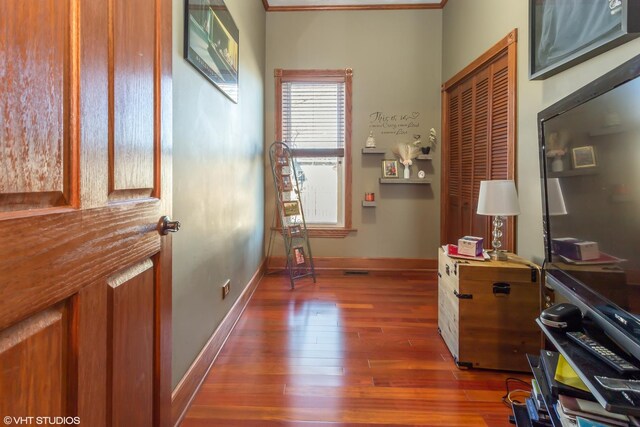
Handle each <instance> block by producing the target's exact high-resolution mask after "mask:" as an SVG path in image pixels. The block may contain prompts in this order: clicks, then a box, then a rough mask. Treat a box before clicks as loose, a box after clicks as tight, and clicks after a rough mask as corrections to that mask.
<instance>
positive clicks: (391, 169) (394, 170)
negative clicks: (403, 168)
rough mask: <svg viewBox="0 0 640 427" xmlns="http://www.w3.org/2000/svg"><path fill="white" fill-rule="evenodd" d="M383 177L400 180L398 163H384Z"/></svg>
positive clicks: (394, 161)
mask: <svg viewBox="0 0 640 427" xmlns="http://www.w3.org/2000/svg"><path fill="white" fill-rule="evenodd" d="M382 177H383V178H398V161H397V160H383V161H382Z"/></svg>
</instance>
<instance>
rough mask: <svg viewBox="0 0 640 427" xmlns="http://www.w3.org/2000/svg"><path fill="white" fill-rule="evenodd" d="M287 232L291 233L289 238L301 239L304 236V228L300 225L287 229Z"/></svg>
mask: <svg viewBox="0 0 640 427" xmlns="http://www.w3.org/2000/svg"><path fill="white" fill-rule="evenodd" d="M287 232H288V233H289V237H300V236H302V228H301V227H300V226H299V225H292V226H290V227H288V228H287Z"/></svg>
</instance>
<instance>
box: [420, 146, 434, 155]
mask: <svg viewBox="0 0 640 427" xmlns="http://www.w3.org/2000/svg"><path fill="white" fill-rule="evenodd" d="M420 151H422V154H429V152H430V151H431V147H420Z"/></svg>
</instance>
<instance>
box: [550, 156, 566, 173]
mask: <svg viewBox="0 0 640 427" xmlns="http://www.w3.org/2000/svg"><path fill="white" fill-rule="evenodd" d="M563 170H564V161H563V160H562V156H555V157H554V158H553V161H552V162H551V171H552V172H562V171H563Z"/></svg>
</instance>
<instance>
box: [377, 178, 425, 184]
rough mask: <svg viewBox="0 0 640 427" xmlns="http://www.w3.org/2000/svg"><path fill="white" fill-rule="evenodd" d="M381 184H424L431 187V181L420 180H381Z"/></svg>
mask: <svg viewBox="0 0 640 427" xmlns="http://www.w3.org/2000/svg"><path fill="white" fill-rule="evenodd" d="M380 184H422V185H431V180H428V179H420V178H409V179H404V178H380Z"/></svg>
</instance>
